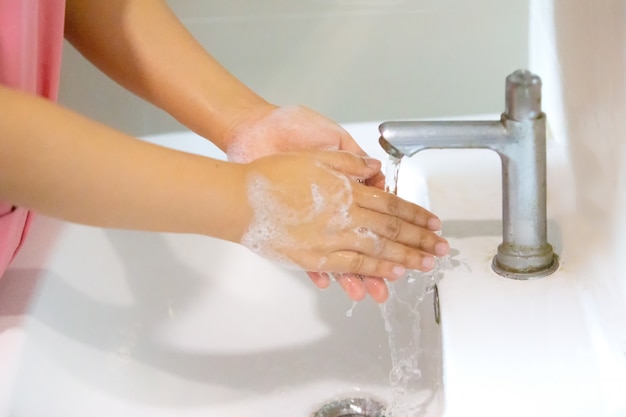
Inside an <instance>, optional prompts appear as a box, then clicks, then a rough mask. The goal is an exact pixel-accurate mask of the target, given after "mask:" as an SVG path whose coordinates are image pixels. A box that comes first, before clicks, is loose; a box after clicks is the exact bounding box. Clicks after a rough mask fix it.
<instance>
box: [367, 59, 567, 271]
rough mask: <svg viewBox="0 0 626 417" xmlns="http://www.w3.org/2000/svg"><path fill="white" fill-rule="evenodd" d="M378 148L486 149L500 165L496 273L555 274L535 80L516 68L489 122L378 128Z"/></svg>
mask: <svg viewBox="0 0 626 417" xmlns="http://www.w3.org/2000/svg"><path fill="white" fill-rule="evenodd" d="M379 129H380V134H381V137H380V145H381V146H382V147H383V148H384V149H385V151H387V153H389V154H390V155H392V156H394V157H396V158H401V157H403V156H409V157H410V156H412V155H415V154H416V153H417V152H420V151H423V150H425V149H454V148H456V149H466V148H472V149H475V148H483V149H491V150H493V151H495V152H497V153H498V155H500V159H501V161H502V243H501V244H500V245H499V246H498V251H497V254H496V255H495V257H494V258H493V262H492V267H493V270H494V271H495V272H497V273H498V274H500V275H502V276H505V277H508V278H514V279H529V278H537V277H543V276H546V275H549V274H551V273H552V272H554V271H556V270H557V268H558V265H559V262H558V257H557V256H556V255H555V254H554V251H553V249H552V246H551V245H550V244H549V243H548V241H547V227H546V116H545V114H544V113H543V112H542V111H541V79H540V78H539V77H538V76H537V75H534V74H532V73H531V72H530V71H526V70H518V71H515V72H514V73H513V74H511V75H509V76H508V77H507V78H506V106H505V111H504V113H502V117H501V118H500V120H495V121H458V120H455V121H411V122H385V123H383V124H381V125H380V128H379Z"/></svg>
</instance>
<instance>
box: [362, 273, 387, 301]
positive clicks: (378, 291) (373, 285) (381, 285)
mask: <svg viewBox="0 0 626 417" xmlns="http://www.w3.org/2000/svg"><path fill="white" fill-rule="evenodd" d="M363 281H364V282H365V287H366V288H367V292H368V294H369V295H370V297H372V299H373V300H374V301H376V302H377V303H384V302H385V301H387V298H389V290H388V288H387V283H385V280H384V279H382V278H377V277H365V278H364V279H363Z"/></svg>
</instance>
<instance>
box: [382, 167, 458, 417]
mask: <svg viewBox="0 0 626 417" xmlns="http://www.w3.org/2000/svg"><path fill="white" fill-rule="evenodd" d="M399 170H400V159H398V158H394V157H390V159H389V161H388V163H387V166H386V172H385V174H386V184H385V190H386V191H388V192H391V193H394V194H397V185H398V173H399ZM451 267H452V265H451V262H450V259H449V257H443V258H437V260H436V264H435V268H434V269H433V270H432V271H430V272H421V271H408V272H407V274H406V275H405V276H404V277H403V278H400V279H398V280H396V281H395V282H388V283H387V286H388V288H389V300H388V301H387V302H386V303H385V304H383V305H381V313H382V317H383V319H384V322H385V330H386V331H387V334H388V337H389V349H390V351H391V364H392V368H391V371H390V373H389V382H390V385H391V389H392V399H391V403H390V405H389V407H388V409H387V412H386V414H385V415H386V416H387V417H418V416H425V415H427V414H428V408H429V406H430V405H431V403H432V401H433V399H434V398H435V395H436V393H437V392H438V391H439V390H440V389H441V387H440V384H441V381H431V380H429V381H425V380H424V378H422V371H421V369H420V356H421V347H420V336H421V317H420V313H419V307H420V303H421V302H422V301H423V300H424V297H425V296H426V294H427V293H428V292H429V291H431V290H432V289H433V288H434V286H435V284H436V283H437V282H438V281H439V280H440V279H441V278H442V277H443V271H444V270H447V269H451Z"/></svg>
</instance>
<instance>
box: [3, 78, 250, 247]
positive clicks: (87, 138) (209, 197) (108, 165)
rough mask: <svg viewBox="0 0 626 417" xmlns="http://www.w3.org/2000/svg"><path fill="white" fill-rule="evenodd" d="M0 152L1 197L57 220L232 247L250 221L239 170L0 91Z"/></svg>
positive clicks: (232, 165) (50, 104)
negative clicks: (197, 237) (189, 236)
mask: <svg viewBox="0 0 626 417" xmlns="http://www.w3.org/2000/svg"><path fill="white" fill-rule="evenodd" d="M0 149H1V152H0V167H2V175H0V199H1V200H3V201H8V202H11V203H13V204H16V205H20V206H24V207H28V208H31V209H35V210H37V211H39V212H43V213H45V214H49V215H52V216H55V217H59V218H63V219H65V220H69V221H74V222H79V223H84V224H90V225H97V226H104V227H115V228H130V229H141V230H153V231H165V232H185V233H201V234H207V235H211V236H215V237H218V238H223V239H228V240H234V241H238V240H239V239H240V237H241V234H242V233H243V230H244V228H245V227H246V224H245V222H246V219H247V218H249V217H250V213H248V212H247V211H246V210H248V208H247V205H246V200H245V196H242V195H239V194H238V193H237V192H236V191H237V190H241V189H242V188H243V187H242V184H243V181H244V179H243V172H242V169H241V166H238V165H236V164H229V163H226V162H223V161H217V160H212V159H208V158H204V157H200V156H196V155H191V154H186V153H183V152H177V151H173V150H170V149H166V148H162V147H159V146H155V145H151V144H148V143H145V142H141V141H139V140H137V139H134V138H132V137H129V136H126V135H124V134H122V133H119V132H116V131H114V130H112V129H109V128H107V127H105V126H102V125H100V124H98V123H96V122H93V121H90V120H88V119H85V118H83V117H81V116H79V115H77V114H74V113H73V112H70V111H68V110H65V109H62V108H60V107H58V106H56V105H54V104H52V103H50V102H47V101H45V100H43V99H39V98H36V97H32V96H29V95H26V94H23V93H19V92H16V91H13V90H10V89H8V88H5V87H1V86H0ZM216 219H219V221H217V220H216Z"/></svg>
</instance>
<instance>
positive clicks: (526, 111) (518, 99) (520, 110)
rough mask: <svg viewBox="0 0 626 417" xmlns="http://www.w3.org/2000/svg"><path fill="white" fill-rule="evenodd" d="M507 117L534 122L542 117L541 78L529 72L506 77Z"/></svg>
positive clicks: (525, 71) (519, 72) (518, 71)
mask: <svg viewBox="0 0 626 417" xmlns="http://www.w3.org/2000/svg"><path fill="white" fill-rule="evenodd" d="M504 114H505V117H506V118H507V119H509V120H516V121H523V120H534V119H537V118H539V117H540V116H541V78H539V77H538V76H537V75H534V74H533V73H531V72H530V71H528V70H517V71H515V72H514V73H513V74H511V75H509V76H508V77H506V107H505V111H504Z"/></svg>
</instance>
